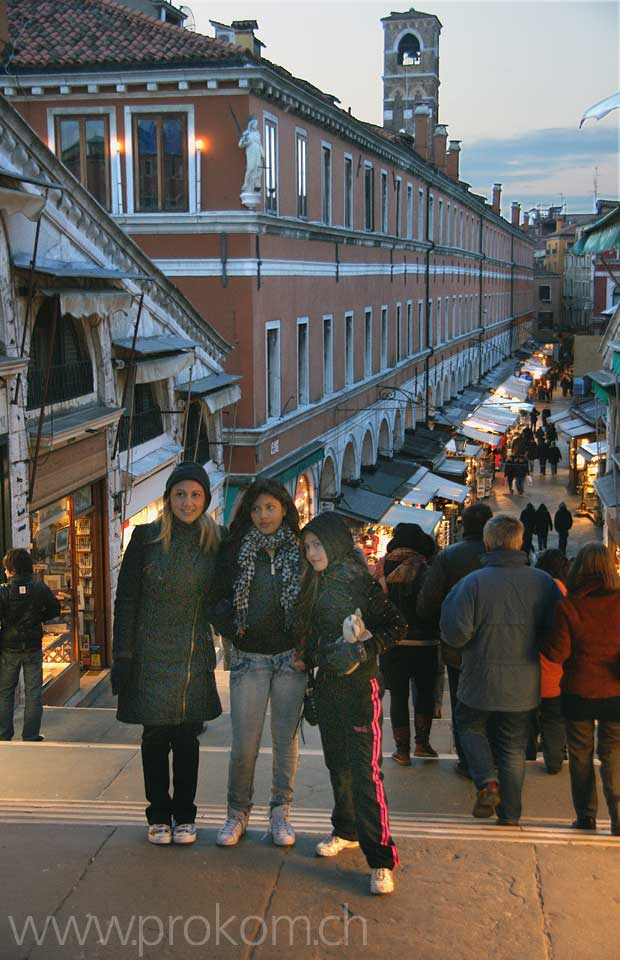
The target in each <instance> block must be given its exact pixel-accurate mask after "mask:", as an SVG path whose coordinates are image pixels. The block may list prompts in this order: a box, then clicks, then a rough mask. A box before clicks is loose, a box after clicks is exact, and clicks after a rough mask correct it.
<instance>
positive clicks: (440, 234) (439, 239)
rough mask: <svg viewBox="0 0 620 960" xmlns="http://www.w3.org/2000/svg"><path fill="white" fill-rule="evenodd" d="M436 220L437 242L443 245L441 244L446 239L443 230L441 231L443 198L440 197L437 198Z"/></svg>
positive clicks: (442, 227)
mask: <svg viewBox="0 0 620 960" xmlns="http://www.w3.org/2000/svg"><path fill="white" fill-rule="evenodd" d="M437 220H438V223H437V243H438V244H439V245H440V246H443V244H444V243H445V239H446V238H445V237H444V232H443V229H444V225H443V200H442V198H441V197H440V198H439V211H438V214H437Z"/></svg>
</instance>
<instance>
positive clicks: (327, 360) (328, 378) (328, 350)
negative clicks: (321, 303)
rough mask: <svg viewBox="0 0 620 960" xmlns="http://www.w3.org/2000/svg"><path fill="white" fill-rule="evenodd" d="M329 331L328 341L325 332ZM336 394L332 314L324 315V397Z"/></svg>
mask: <svg viewBox="0 0 620 960" xmlns="http://www.w3.org/2000/svg"><path fill="white" fill-rule="evenodd" d="M326 330H329V339H328V341H326V339H325V332H326ZM333 392H334V317H333V314H331V313H325V314H324V315H323V396H324V397H328V396H330V395H331V394H332V393H333Z"/></svg>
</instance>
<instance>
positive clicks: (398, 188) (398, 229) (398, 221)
mask: <svg viewBox="0 0 620 960" xmlns="http://www.w3.org/2000/svg"><path fill="white" fill-rule="evenodd" d="M401 190H402V180H401V179H400V177H397V178H396V198H395V201H394V202H395V203H396V228H395V230H396V236H397V237H400V235H401V231H402V224H401V209H400V194H401Z"/></svg>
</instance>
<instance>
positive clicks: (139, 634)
mask: <svg viewBox="0 0 620 960" xmlns="http://www.w3.org/2000/svg"><path fill="white" fill-rule="evenodd" d="M159 529H160V527H159V521H155V522H154V523H149V524H145V525H143V526H138V527H136V529H135V530H134V533H133V536H132V538H131V540H130V542H129V544H128V546H127V550H126V552H125V556H124V558H123V563H122V565H121V569H120V574H119V578H118V587H117V592H116V603H115V607H114V659H115V661H116V660H120V659H128V660H130V661H131V674H130V678H129V681H128V682H127V683H126V684H125V685H124V686H123V688H122V689H121V690H120V691H119V697H118V711H117V717H118V719H119V720H122V721H123V722H124V723H142V724H147V725H151V724H153V725H158V724H177V723H182V722H185V721H204V720H212V719H214V718H215V717H218V716H219V715H220V714H221V712H222V707H221V704H220V699H219V696H218V693H217V688H216V685H215V677H214V670H215V649H214V646H213V640H212V637H211V628H210V624H209V620H208V615H207V609H208V607H207V593H208V591H209V590H210V587H211V582H212V579H213V575H214V571H215V554H206V553H205V552H204V551H203V550H201V548H200V543H199V538H200V532H199V527H198V524H197V523H193V524H185V523H183V522H181V521H178V520H176V519H173V528H172V538H171V543H170V549H169V550H168V552H165V551H164V548H163V545H162V543H161V542H157V536H158V534H159Z"/></svg>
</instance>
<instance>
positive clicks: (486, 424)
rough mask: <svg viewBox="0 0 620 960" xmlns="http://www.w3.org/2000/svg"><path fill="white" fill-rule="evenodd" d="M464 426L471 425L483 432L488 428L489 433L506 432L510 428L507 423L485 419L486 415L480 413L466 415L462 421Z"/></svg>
mask: <svg viewBox="0 0 620 960" xmlns="http://www.w3.org/2000/svg"><path fill="white" fill-rule="evenodd" d="M464 426H466V427H473V429H474V430H482V431H483V432H484V431H485V430H488V431H489V433H507V431H508V430H509V429H510V427H509V426H508V424H507V423H495V422H494V421H493V420H487V419H486V417H483V416H482V415H481V414H476V416H473V417H468V418H467V420H465V422H464ZM489 442H490V441H489Z"/></svg>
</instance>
